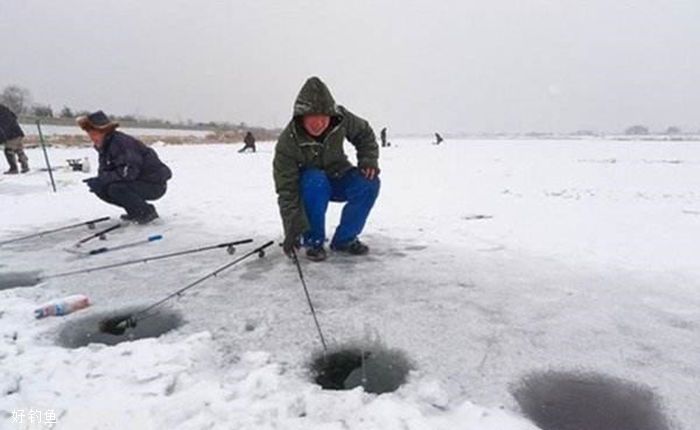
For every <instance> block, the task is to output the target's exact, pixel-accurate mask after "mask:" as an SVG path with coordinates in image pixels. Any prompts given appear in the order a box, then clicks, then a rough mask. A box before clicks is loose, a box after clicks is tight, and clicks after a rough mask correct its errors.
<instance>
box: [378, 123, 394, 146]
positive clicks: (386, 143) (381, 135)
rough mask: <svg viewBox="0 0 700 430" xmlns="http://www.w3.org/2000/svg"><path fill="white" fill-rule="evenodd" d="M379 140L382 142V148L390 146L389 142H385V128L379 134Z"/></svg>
mask: <svg viewBox="0 0 700 430" xmlns="http://www.w3.org/2000/svg"><path fill="white" fill-rule="evenodd" d="M379 139H380V140H381V141H382V148H384V147H387V146H391V142H387V140H386V127H384V128H383V129H382V131H380V132H379Z"/></svg>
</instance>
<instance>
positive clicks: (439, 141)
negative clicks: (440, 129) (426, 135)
mask: <svg viewBox="0 0 700 430" xmlns="http://www.w3.org/2000/svg"><path fill="white" fill-rule="evenodd" d="M443 140H445V139H443V138H442V136H440V133H435V142H434V143H433V145H439V144H441V143H442V141H443Z"/></svg>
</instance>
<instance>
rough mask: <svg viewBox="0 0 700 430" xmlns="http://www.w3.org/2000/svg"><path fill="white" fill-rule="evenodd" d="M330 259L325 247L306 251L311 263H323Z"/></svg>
mask: <svg viewBox="0 0 700 430" xmlns="http://www.w3.org/2000/svg"><path fill="white" fill-rule="evenodd" d="M326 257H328V254H326V250H325V249H324V248H323V246H319V247H317V248H307V250H306V258H308V259H309V260H311V261H323V260H325V259H326Z"/></svg>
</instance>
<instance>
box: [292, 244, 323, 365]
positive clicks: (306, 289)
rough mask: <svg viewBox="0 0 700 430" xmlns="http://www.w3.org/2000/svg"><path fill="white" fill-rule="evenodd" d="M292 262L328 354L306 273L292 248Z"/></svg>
mask: <svg viewBox="0 0 700 430" xmlns="http://www.w3.org/2000/svg"><path fill="white" fill-rule="evenodd" d="M292 260H294V265H295V266H297V272H298V273H299V280H300V281H301V285H302V286H303V287H304V293H305V294H306V301H307V302H308V303H309V309H311V315H312V316H313V317H314V323H316V330H318V337H319V338H320V339H321V345H323V354H324V356H325V354H326V353H327V352H328V348H327V347H326V339H325V338H324V337H323V332H322V331H321V326H320V325H319V323H318V318H316V311H315V310H314V305H313V303H311V296H309V289H308V288H307V287H306V280H304V273H303V272H302V271H301V264H300V263H299V258H298V257H297V252H296V250H295V249H294V248H292Z"/></svg>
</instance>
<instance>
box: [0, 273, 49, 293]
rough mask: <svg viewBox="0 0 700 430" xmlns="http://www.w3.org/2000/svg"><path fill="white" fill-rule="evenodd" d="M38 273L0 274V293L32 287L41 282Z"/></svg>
mask: <svg viewBox="0 0 700 430" xmlns="http://www.w3.org/2000/svg"><path fill="white" fill-rule="evenodd" d="M39 273H40V272H38V271H30V272H5V273H0V291H1V290H9V289H10V288H17V287H33V286H35V285H36V284H38V283H39V282H41V277H40V276H39Z"/></svg>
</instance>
